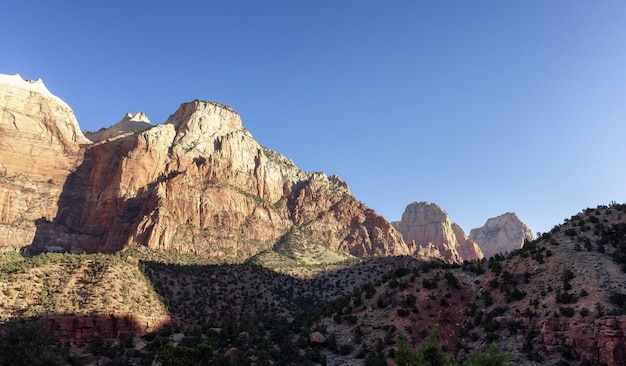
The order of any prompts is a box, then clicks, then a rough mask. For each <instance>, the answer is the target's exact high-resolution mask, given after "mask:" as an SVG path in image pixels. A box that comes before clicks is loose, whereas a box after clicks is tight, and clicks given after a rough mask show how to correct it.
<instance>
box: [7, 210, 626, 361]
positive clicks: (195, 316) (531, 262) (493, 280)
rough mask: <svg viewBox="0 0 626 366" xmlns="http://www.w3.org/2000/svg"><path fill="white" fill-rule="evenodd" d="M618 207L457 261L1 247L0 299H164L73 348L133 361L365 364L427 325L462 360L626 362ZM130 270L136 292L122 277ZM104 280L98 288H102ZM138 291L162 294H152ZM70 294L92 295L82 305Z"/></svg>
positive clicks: (104, 307) (423, 334) (15, 308)
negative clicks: (136, 321) (137, 324)
mask: <svg viewBox="0 0 626 366" xmlns="http://www.w3.org/2000/svg"><path fill="white" fill-rule="evenodd" d="M625 214H626V205H618V204H612V205H610V206H600V207H598V208H595V209H586V210H584V211H583V212H582V213H579V214H577V215H574V216H572V217H571V218H569V219H567V220H566V221H565V222H564V223H563V224H561V225H558V226H555V227H554V228H553V229H552V230H551V231H550V232H549V233H544V234H543V235H541V237H540V238H538V239H536V240H534V241H532V242H527V243H526V244H525V245H524V247H523V248H522V249H519V250H516V251H514V252H511V253H509V254H507V255H506V256H503V255H496V256H494V257H492V258H491V259H489V260H481V261H474V262H464V263H463V264H458V265H448V264H445V263H443V262H421V261H418V260H417V259H415V258H411V257H390V258H372V259H368V260H357V261H355V260H352V261H346V262H341V263H335V264H315V265H307V266H303V265H301V264H296V263H292V264H291V265H288V266H283V267H282V268H278V269H276V270H274V269H272V268H270V267H269V265H268V264H267V263H266V267H262V266H259V265H255V264H231V265H223V264H221V265H220V264H211V263H209V262H206V261H204V260H201V259H199V258H198V257H194V256H188V255H187V256H186V255H182V254H179V253H173V252H163V251H153V250H150V249H147V248H141V247H135V248H129V249H128V250H127V251H125V252H123V253H120V254H119V255H116V256H109V255H101V254H99V255H87V256H74V255H69V254H64V255H60V254H45V255H42V256H38V257H34V258H30V259H25V260H22V259H20V258H19V257H17V256H15V254H8V255H5V258H7V259H6V260H5V262H6V263H4V264H3V265H2V272H1V273H2V274H3V275H2V277H1V278H2V282H0V287H2V289H7V288H9V287H11V286H13V289H12V294H11V296H10V297H9V296H8V295H6V293H5V292H6V291H4V290H3V291H2V292H1V293H2V294H3V296H4V297H3V298H2V299H3V300H2V301H3V304H5V305H4V306H5V308H4V309H6V310H3V312H4V313H5V314H6V313H11V314H12V315H10V318H12V319H15V317H16V316H24V315H34V316H36V317H40V316H41V317H44V319H46V318H50V317H51V316H54V315H58V314H48V313H47V312H48V311H51V312H53V313H55V312H56V313H63V312H74V313H76V314H85V315H89V314H90V315H92V316H93V315H94V314H102V313H105V314H109V313H113V312H114V310H116V309H117V310H121V311H128V312H129V313H131V314H133V315H134V316H136V317H138V318H148V317H155V318H158V317H160V316H162V315H163V314H164V312H163V310H162V309H166V313H167V315H168V316H169V324H171V325H170V326H169V327H168V326H166V327H165V328H163V327H160V328H158V330H157V331H156V332H152V333H151V332H148V333H146V331H149V329H143V330H142V329H135V333H132V332H130V333H131V334H134V335H135V336H140V335H142V334H143V336H142V337H141V338H137V337H136V338H134V339H128V338H124V337H125V336H123V335H120V334H121V333H124V332H121V333H120V334H118V337H121V338H119V341H118V342H116V343H108V344H104V345H100V346H97V345H94V344H93V341H87V343H86V345H85V346H82V347H78V348H75V349H74V352H78V353H80V354H83V355H84V354H88V355H90V356H88V358H90V357H91V358H93V359H103V357H104V358H108V359H117V360H126V361H125V362H128V363H137V364H139V363H141V362H143V361H141V360H142V359H143V360H152V359H154V358H155V357H158V356H159V352H158V349H159V346H158V345H159V344H170V345H178V346H185V347H186V348H180V350H181V352H182V350H197V349H198V347H200V348H202V347H203V346H202V347H201V345H203V344H205V345H210V347H211V349H212V350H213V351H214V353H212V354H213V356H212V357H216V359H221V360H223V361H224V360H230V361H229V362H234V363H235V364H247V363H248V362H257V363H260V364H265V363H266V362H273V363H276V362H278V363H286V364H302V363H306V362H314V363H316V362H317V363H324V361H325V362H326V363H327V364H346V363H350V364H355V365H358V364H365V363H366V362H368V364H375V363H374V362H378V361H381V360H382V359H384V358H386V359H391V357H392V356H393V355H394V354H395V352H396V351H399V350H406V349H405V348H403V347H404V346H403V343H402V341H401V339H406V344H407V345H408V347H412V348H414V349H420V347H422V346H421V345H422V344H423V343H424V342H427V340H428V339H429V337H430V335H431V334H432V333H433V330H434V329H437V331H438V337H439V341H440V345H441V350H442V351H443V352H445V353H446V354H448V355H449V356H450V357H455V359H456V360H458V361H460V362H464V361H463V360H466V361H465V362H468V360H469V359H468V358H467V357H470V356H471V355H473V354H475V353H477V352H478V353H481V352H486V350H487V348H488V346H489V345H490V344H491V343H493V342H495V343H496V344H497V345H498V347H499V349H500V350H501V352H506V353H507V354H508V355H509V359H510V361H511V362H512V363H514V364H537V365H543V364H557V363H558V364H561V365H565V364H572V365H575V364H606V365H620V364H622V362H624V361H626V357H625V356H624V355H625V353H624V352H623V350H624V349H625V348H624V347H625V345H626V336H625V335H624V333H623V329H624V327H625V326H626V317H625V315H624V314H626V300H624V299H626V273H624V269H625V268H626V265H625V264H624V263H626V219H625V218H624V215H625ZM284 253H288V252H284ZM94 266H101V267H103V268H107V269H106V270H104V271H102V272H103V273H104V274H103V275H102V276H103V277H101V278H107V279H110V280H107V281H106V282H98V283H101V285H98V286H94V287H95V289H93V290H91V292H89V293H88V295H86V296H85V297H81V296H83V295H81V294H83V293H84V294H87V293H86V292H84V291H85V288H84V284H85V283H90V282H89V281H92V282H91V283H95V282H94V281H95V280H94V279H90V278H91V277H89V276H87V275H86V274H87V273H88V272H89V268H93V267H94ZM17 267H19V270H17V269H15V268H17ZM55 268H58V269H59V270H55ZM44 269H45V272H46V273H50V276H52V278H54V280H55V281H57V278H58V279H62V281H64V282H62V283H64V285H63V286H60V287H59V288H63V289H64V290H63V291H64V292H63V293H65V294H68V293H69V294H73V293H76V294H77V295H76V297H74V299H75V300H72V297H68V296H64V297H54V296H52V299H57V301H59V303H58V304H57V305H56V307H50V306H49V305H45V304H42V301H43V300H42V299H45V298H46V297H45V296H41V295H39V294H40V293H41V291H42V290H40V289H41V288H42V287H41V285H40V282H43V281H44V279H45V278H46V277H45V275H41V273H44ZM61 269H65V270H61ZM16 276H18V277H16ZM40 277H41V278H43V279H41V278H40ZM18 278H19V281H20V282H19V283H20V287H19V289H18V288H17V287H15V286H16V285H15V283H17V282H16V279H18ZM77 279H78V280H77ZM129 283H132V284H133V285H134V286H133V287H134V288H135V290H136V291H137V293H136V294H135V293H134V292H129V293H128V291H127V290H123V289H128V287H127V284H129ZM142 283H145V284H146V285H140V286H137V285H136V284H142ZM104 284H106V286H108V287H107V289H108V291H109V292H107V294H106V295H105V293H104V291H100V290H98V288H101V287H102V286H104ZM153 291H154V292H153ZM26 293H27V294H26ZM140 293H141V294H140ZM155 293H156V295H154V294H155ZM155 296H156V297H155ZM64 298H67V299H66V300H61V299H64ZM105 298H111V300H106V299H105ZM143 298H147V299H150V298H158V299H160V304H162V305H161V306H162V307H161V306H159V303H157V302H154V301H152V302H150V301H149V302H147V303H146V302H145V301H144V300H139V299H143ZM116 299H117V300H116ZM72 301H78V302H79V303H80V302H81V301H83V302H85V303H86V304H92V305H89V306H91V307H88V308H86V310H80V311H78V310H77V309H76V308H72V307H71V306H73V305H72ZM150 304H152V305H150ZM53 309H56V310H53ZM20 314H21V315H20ZM54 324H60V323H58V322H57V323H53V325H54ZM74 324H76V323H74ZM52 330H53V332H57V333H58V332H60V331H61V330H60V329H59V328H58V327H57V328H54V327H53V329H52ZM88 330H89V329H83V331H84V332H87V331H88ZM92 330H93V329H92ZM84 334H85V335H86V333H84ZM84 339H90V338H89V337H85V338H84ZM154 342H158V343H157V345H154ZM124 344H125V345H126V346H124ZM96 346H97V347H96ZM126 347H129V348H126ZM134 348H138V349H140V350H139V351H138V352H131V351H130V350H131V349H134ZM165 349H166V350H168V352H170V351H171V352H175V351H173V350H174V349H175V348H167V347H166V348H165ZM189 352H192V351H189ZM160 357H165V356H163V354H161V356H160ZM172 357H174V356H172ZM307 360H308V361H307ZM376 360H378V361H376ZM146 362H147V361H146Z"/></svg>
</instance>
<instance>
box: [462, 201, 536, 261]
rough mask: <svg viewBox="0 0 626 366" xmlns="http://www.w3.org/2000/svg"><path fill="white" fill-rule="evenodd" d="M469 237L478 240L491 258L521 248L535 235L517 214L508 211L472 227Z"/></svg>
mask: <svg viewBox="0 0 626 366" xmlns="http://www.w3.org/2000/svg"><path fill="white" fill-rule="evenodd" d="M469 238H470V240H473V241H474V242H476V243H477V244H478V246H480V249H481V250H482V251H483V254H484V255H485V257H486V258H489V257H492V256H494V255H496V254H497V253H506V252H511V251H513V250H515V249H519V248H521V247H522V245H524V241H525V240H533V239H534V236H533V233H532V231H530V229H529V228H528V226H526V224H524V223H523V222H522V221H521V220H520V219H519V218H518V217H517V215H516V214H514V213H513V212H507V213H505V214H503V215H500V216H498V217H493V218H490V219H489V220H487V222H485V225H483V226H482V227H479V228H476V229H472V230H471V231H470V234H469Z"/></svg>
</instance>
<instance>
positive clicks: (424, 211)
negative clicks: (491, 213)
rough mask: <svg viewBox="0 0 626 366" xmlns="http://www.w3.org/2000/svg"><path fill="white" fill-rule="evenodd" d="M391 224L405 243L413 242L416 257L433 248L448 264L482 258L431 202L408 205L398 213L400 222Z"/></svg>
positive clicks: (477, 248)
mask: <svg viewBox="0 0 626 366" xmlns="http://www.w3.org/2000/svg"><path fill="white" fill-rule="evenodd" d="M393 225H394V227H395V228H396V229H397V230H398V231H399V232H400V233H401V234H402V237H403V238H404V241H405V242H406V243H411V242H414V245H415V247H416V251H415V252H416V253H417V254H419V253H420V252H422V251H424V250H425V249H426V248H432V247H433V246H434V247H435V248H437V249H438V250H439V252H440V253H441V256H442V257H443V259H444V260H445V261H446V262H449V263H461V262H463V261H464V260H470V261H471V260H476V259H482V258H483V253H482V252H481V250H480V248H479V247H478V245H476V243H474V242H473V241H471V240H468V239H467V237H466V236H465V233H464V232H463V229H461V227H460V226H459V225H457V224H455V223H454V222H452V220H451V219H450V217H449V216H448V214H446V212H445V211H444V210H442V209H441V207H439V206H437V205H436V204H434V203H428V202H413V203H411V204H410V205H408V206H407V207H406V209H405V211H404V213H403V214H402V220H401V221H398V222H394V223H393ZM409 246H411V244H409Z"/></svg>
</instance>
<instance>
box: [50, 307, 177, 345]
mask: <svg viewBox="0 0 626 366" xmlns="http://www.w3.org/2000/svg"><path fill="white" fill-rule="evenodd" d="M41 321H42V322H44V323H46V325H48V327H49V328H50V331H51V332H52V334H53V335H54V337H55V338H56V339H58V340H59V341H61V342H65V341H69V340H71V341H73V342H75V343H76V344H85V343H87V342H89V341H90V340H91V339H92V338H93V337H101V338H103V339H118V338H119V336H120V334H121V333H126V334H128V335H131V336H135V337H138V336H141V335H142V334H144V333H146V332H154V331H156V330H158V329H160V328H162V327H163V326H164V325H166V324H172V320H171V319H170V318H169V317H152V318H147V317H140V316H137V315H132V314H128V315H117V314H109V315H84V316H76V315H47V316H44V317H43V318H42V319H41Z"/></svg>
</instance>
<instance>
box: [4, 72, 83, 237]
mask: <svg viewBox="0 0 626 366" xmlns="http://www.w3.org/2000/svg"><path fill="white" fill-rule="evenodd" d="M87 143H89V141H88V140H87V139H86V138H85V137H84V136H83V134H82V132H81V131H80V128H79V127H78V123H77V122H76V118H75V117H74V113H73V112H72V110H71V109H70V107H69V106H68V105H67V104H65V103H64V102H63V101H62V100H60V99H59V98H57V97H55V96H54V95H52V94H51V93H50V92H49V91H48V89H47V88H46V86H45V85H44V84H43V82H42V81H41V79H39V80H37V81H32V80H23V79H22V78H21V77H20V76H19V75H17V74H16V75H2V74H0V243H1V244H2V245H14V246H24V245H27V244H29V243H30V242H32V240H33V238H34V236H35V230H36V227H35V220H41V219H43V220H52V219H53V218H54V217H55V216H56V215H57V212H58V207H57V204H56V202H57V201H58V198H59V196H60V195H61V192H62V190H63V185H64V184H65V180H66V178H67V176H68V174H69V173H70V171H71V170H72V169H73V167H74V166H76V165H77V164H79V163H80V159H81V153H80V150H81V144H87Z"/></svg>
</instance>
